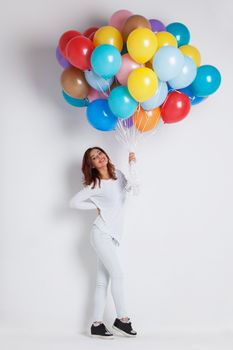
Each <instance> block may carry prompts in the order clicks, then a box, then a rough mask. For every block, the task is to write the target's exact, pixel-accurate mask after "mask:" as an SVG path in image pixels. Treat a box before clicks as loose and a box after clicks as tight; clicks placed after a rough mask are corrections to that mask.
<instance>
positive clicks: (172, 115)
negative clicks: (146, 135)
mask: <svg viewBox="0 0 233 350" xmlns="http://www.w3.org/2000/svg"><path fill="white" fill-rule="evenodd" d="M190 108H191V103H190V99H189V97H188V96H187V95H186V94H184V93H183V92H180V91H172V92H171V93H170V94H169V95H168V97H167V99H166V100H165V102H164V103H163V105H162V107H161V117H162V119H163V121H164V123H176V122H179V121H180V120H182V119H184V118H185V117H186V116H187V114H188V113H189V111H190Z"/></svg>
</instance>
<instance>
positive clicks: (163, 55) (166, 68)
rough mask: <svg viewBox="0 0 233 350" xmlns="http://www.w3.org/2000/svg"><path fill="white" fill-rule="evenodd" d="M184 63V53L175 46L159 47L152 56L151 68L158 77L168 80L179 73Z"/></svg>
mask: <svg viewBox="0 0 233 350" xmlns="http://www.w3.org/2000/svg"><path fill="white" fill-rule="evenodd" d="M183 65H184V55H183V54H182V52H181V51H180V50H179V49H178V48H177V47H175V46H163V47H161V48H160V49H159V50H158V51H157V53H156V54H155V56H154V58H153V69H154V71H155V72H156V74H157V76H158V78H159V79H160V80H162V81H168V80H171V79H173V78H175V77H176V76H177V75H178V74H180V72H181V70H182V67H183Z"/></svg>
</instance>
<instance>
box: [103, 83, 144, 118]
mask: <svg viewBox="0 0 233 350" xmlns="http://www.w3.org/2000/svg"><path fill="white" fill-rule="evenodd" d="M108 105H109V107H110V109H111V111H112V113H113V114H115V115H116V116H117V117H119V118H123V119H126V118H129V117H130V116H131V115H132V114H133V113H134V112H135V111H136V108H137V105H138V102H137V101H136V100H135V99H134V98H133V97H132V96H131V95H130V93H129V90H128V88H127V86H117V87H116V88H114V89H113V90H112V91H111V92H110V95H109V97H108Z"/></svg>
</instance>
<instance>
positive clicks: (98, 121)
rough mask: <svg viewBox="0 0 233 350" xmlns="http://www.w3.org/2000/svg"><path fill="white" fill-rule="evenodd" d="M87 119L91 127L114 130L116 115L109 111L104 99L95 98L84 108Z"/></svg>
mask: <svg viewBox="0 0 233 350" xmlns="http://www.w3.org/2000/svg"><path fill="white" fill-rule="evenodd" d="M86 113H87V120H88V122H89V123H90V124H91V125H92V126H93V128H95V129H97V130H101V131H111V130H114V129H115V127H116V124H117V120H118V119H117V117H116V116H115V115H114V114H113V113H112V112H111V110H110V108H109V106H108V102H107V100H105V99H97V100H95V101H93V102H91V103H90V104H89V106H88V107H87V110H86Z"/></svg>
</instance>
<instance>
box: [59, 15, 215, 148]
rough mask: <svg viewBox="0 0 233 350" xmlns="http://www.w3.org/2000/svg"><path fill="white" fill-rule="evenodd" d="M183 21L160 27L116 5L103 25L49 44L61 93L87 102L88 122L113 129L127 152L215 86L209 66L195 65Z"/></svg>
mask: <svg viewBox="0 0 233 350" xmlns="http://www.w3.org/2000/svg"><path fill="white" fill-rule="evenodd" d="M189 41H190V31H189V29H188V28H187V26H185V25H184V24H183V23H179V22H175V23H171V24H169V25H167V26H165V25H164V24H163V22H161V21H160V20H158V19H149V20H148V19H147V18H145V17H144V16H141V15H137V14H133V13H132V12H130V11H128V10H119V11H117V12H115V13H113V15H112V16H111V17H110V19H109V21H108V24H107V25H105V26H102V27H96V26H94V27H90V28H87V29H86V30H85V31H84V32H83V33H81V32H80V31H77V30H69V31H67V32H65V33H63V34H62V36H61V37H60V39H59V43H58V47H57V50H56V57H57V60H58V62H59V64H60V65H61V66H62V68H64V71H63V73H62V75H61V85H62V95H63V97H64V99H65V101H66V102H67V103H69V104H70V105H72V106H74V107H78V108H80V107H81V108H86V117H87V120H88V122H89V123H90V125H91V126H92V127H94V128H95V129H97V130H100V131H113V132H114V134H115V136H116V137H117V139H118V140H119V141H120V142H122V143H123V144H124V145H125V146H126V147H127V148H128V149H129V150H134V149H135V147H136V145H137V144H138V141H139V140H140V139H141V137H142V136H145V135H149V134H150V135H153V134H154V133H155V131H157V130H158V129H159V127H160V126H161V125H164V124H170V123H176V122H179V121H181V120H182V119H184V118H185V117H186V116H187V115H188V113H189V111H190V109H191V106H193V105H196V104H199V103H201V102H202V101H204V100H205V99H206V98H207V97H208V96H210V95H212V94H213V93H214V92H215V91H216V90H217V89H218V88H219V86H220V83H221V75H220V72H219V70H218V69H217V68H216V67H214V66H212V65H201V55H200V52H199V50H198V49H197V48H196V47H194V46H192V45H190V44H189Z"/></svg>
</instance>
